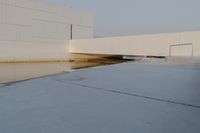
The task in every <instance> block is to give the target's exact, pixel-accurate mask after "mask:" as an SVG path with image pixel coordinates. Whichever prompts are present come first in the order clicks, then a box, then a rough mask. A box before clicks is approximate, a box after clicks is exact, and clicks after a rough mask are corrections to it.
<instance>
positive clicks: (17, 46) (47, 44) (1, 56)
mask: <svg viewBox="0 0 200 133" xmlns="http://www.w3.org/2000/svg"><path fill="white" fill-rule="evenodd" d="M71 24H72V25H73V26H72V30H73V39H82V38H92V37H93V17H92V15H91V14H88V13H84V12H82V11H78V10H74V9H72V8H70V7H66V6H58V5H49V4H46V3H42V2H39V1H38V0H0V61H47V60H68V59H69V40H70V38H71Z"/></svg>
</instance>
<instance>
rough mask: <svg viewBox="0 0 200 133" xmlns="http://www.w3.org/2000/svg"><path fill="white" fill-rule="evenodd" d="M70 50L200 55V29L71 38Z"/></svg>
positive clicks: (110, 53)
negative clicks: (136, 34)
mask: <svg viewBox="0 0 200 133" xmlns="http://www.w3.org/2000/svg"><path fill="white" fill-rule="evenodd" d="M69 50H70V52H71V53H81V54H103V55H136V56H159V57H160V56H186V57H191V56H194V57H197V56H200V31H195V32H177V33H162V34H153V35H139V36H124V37H109V38H95V39H82V40H72V41H70V49H69Z"/></svg>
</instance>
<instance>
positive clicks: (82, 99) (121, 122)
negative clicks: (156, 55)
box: [0, 63, 200, 133]
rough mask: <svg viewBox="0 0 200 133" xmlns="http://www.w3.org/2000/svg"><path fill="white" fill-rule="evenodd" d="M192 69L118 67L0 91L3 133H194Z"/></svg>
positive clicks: (196, 109) (199, 106)
mask: <svg viewBox="0 0 200 133" xmlns="http://www.w3.org/2000/svg"><path fill="white" fill-rule="evenodd" d="M199 79H200V69H199V67H197V66H183V65H182V66H173V65H167V64H146V63H123V64H118V65H113V66H106V67H97V68H92V69H84V70H81V71H77V72H72V73H69V74H62V75H57V76H51V77H46V78H40V79H34V80H29V81H26V82H21V83H17V84H13V85H10V86H2V87H1V88H0V132H2V133H13V132H14V133H27V132H29V133H42V132H48V133H55V132H56V133H66V132H70V133H133V132H136V133H180V132H181V133H188V132H191V133H199V132H200V126H199V125H200V97H199V96H200V88H199V86H200V82H199Z"/></svg>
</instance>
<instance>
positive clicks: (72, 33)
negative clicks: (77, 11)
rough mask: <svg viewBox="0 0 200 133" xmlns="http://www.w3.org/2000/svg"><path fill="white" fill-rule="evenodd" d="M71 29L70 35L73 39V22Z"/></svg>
mask: <svg viewBox="0 0 200 133" xmlns="http://www.w3.org/2000/svg"><path fill="white" fill-rule="evenodd" d="M70 30H71V36H70V39H71V40H72V39H73V25H72V24H71V27H70Z"/></svg>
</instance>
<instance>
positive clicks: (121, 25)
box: [44, 0, 200, 36]
mask: <svg viewBox="0 0 200 133" xmlns="http://www.w3.org/2000/svg"><path fill="white" fill-rule="evenodd" d="M44 1H47V2H51V3H52V2H53V3H58V4H66V5H68V6H71V7H73V8H75V9H81V10H85V11H89V12H91V13H93V14H94V16H95V23H94V24H95V27H94V32H95V36H121V35H135V34H151V33H163V32H179V31H193V30H200V8H199V6H200V0H44Z"/></svg>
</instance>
